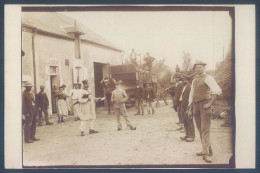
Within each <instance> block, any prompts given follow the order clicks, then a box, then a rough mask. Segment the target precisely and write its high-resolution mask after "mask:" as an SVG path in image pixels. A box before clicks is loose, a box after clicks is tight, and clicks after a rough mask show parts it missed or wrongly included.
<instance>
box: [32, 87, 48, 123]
mask: <svg viewBox="0 0 260 173" xmlns="http://www.w3.org/2000/svg"><path fill="white" fill-rule="evenodd" d="M44 89H45V87H44V86H43V85H41V86H40V90H41V91H40V92H39V93H38V94H37V95H36V98H35V104H36V108H37V109H38V111H39V125H40V126H42V112H43V113H44V118H45V122H46V125H52V123H50V122H49V117H48V116H49V115H48V109H49V99H48V97H47V95H46V93H45V92H44Z"/></svg>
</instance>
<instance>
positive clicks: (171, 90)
mask: <svg viewBox="0 0 260 173" xmlns="http://www.w3.org/2000/svg"><path fill="white" fill-rule="evenodd" d="M169 90H170V94H171V96H172V97H174V95H175V85H173V86H172V87H171V88H170V89H169Z"/></svg>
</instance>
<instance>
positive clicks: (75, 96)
mask: <svg viewBox="0 0 260 173" xmlns="http://www.w3.org/2000/svg"><path fill="white" fill-rule="evenodd" d="M73 86H74V88H73V89H72V90H71V91H70V92H69V93H68V96H69V97H71V98H72V107H73V113H74V117H75V121H78V120H80V103H79V97H80V89H79V86H80V84H79V83H74V85H73Z"/></svg>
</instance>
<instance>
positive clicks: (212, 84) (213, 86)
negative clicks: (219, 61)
mask: <svg viewBox="0 0 260 173" xmlns="http://www.w3.org/2000/svg"><path fill="white" fill-rule="evenodd" d="M204 74H206V73H205V72H204ZM206 75H207V74H206ZM194 80H196V78H195V79H194ZM194 80H193V81H192V84H191V90H190V96H189V105H190V104H191V103H192V102H193V94H194V89H193V82H194ZM205 83H206V84H207V85H208V87H209V89H210V90H211V94H217V95H221V93H222V91H221V89H220V87H219V85H218V84H217V82H216V80H215V79H214V78H213V77H212V76H210V75H207V76H206V78H205Z"/></svg>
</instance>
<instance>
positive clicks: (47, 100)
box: [45, 94, 49, 106]
mask: <svg viewBox="0 0 260 173" xmlns="http://www.w3.org/2000/svg"><path fill="white" fill-rule="evenodd" d="M45 97H46V102H47V106H49V99H48V97H47V94H45Z"/></svg>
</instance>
